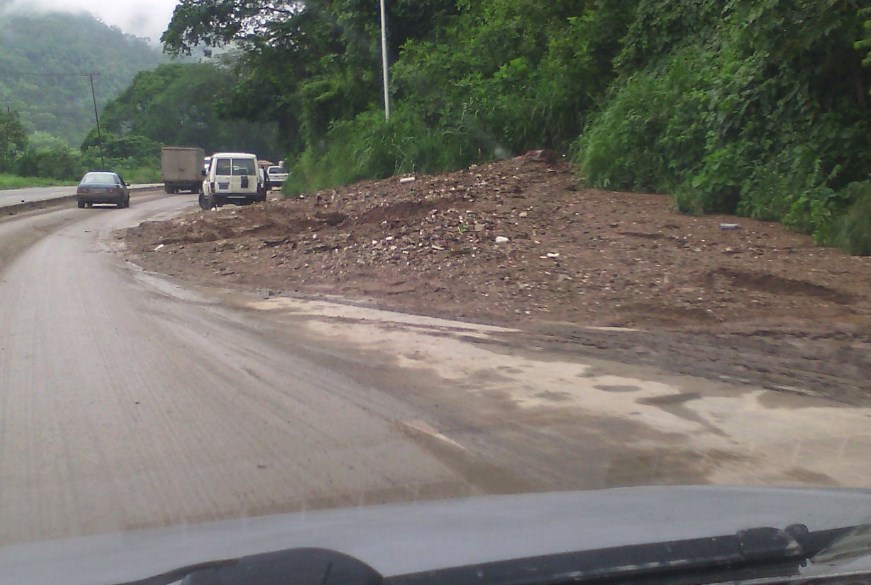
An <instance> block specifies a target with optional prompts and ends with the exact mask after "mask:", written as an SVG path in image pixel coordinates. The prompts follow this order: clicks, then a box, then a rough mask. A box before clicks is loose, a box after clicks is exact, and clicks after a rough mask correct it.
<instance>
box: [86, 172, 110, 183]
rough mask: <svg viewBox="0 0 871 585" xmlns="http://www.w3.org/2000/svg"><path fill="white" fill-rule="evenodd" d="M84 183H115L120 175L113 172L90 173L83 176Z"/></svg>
mask: <svg viewBox="0 0 871 585" xmlns="http://www.w3.org/2000/svg"><path fill="white" fill-rule="evenodd" d="M81 183H82V184H83V185H115V184H117V183H118V177H117V176H116V175H114V174H113V173H88V174H87V175H85V176H84V177H83V178H82V181H81Z"/></svg>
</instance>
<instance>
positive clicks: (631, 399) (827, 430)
mask: <svg viewBox="0 0 871 585" xmlns="http://www.w3.org/2000/svg"><path fill="white" fill-rule="evenodd" d="M249 306H250V307H252V308H256V309H260V310H268V311H280V312H282V313H284V314H287V315H292V316H293V317H295V318H303V319H304V322H305V325H306V327H307V328H308V329H309V330H310V331H312V332H314V333H316V334H318V335H320V336H324V337H331V338H336V339H341V340H342V341H343V342H345V343H350V344H352V345H353V346H355V347H358V348H359V349H361V350H368V351H378V352H383V353H384V354H385V355H388V356H392V357H394V358H395V363H396V364H397V365H398V366H399V367H401V368H404V369H407V370H415V371H419V372H421V373H422V374H424V373H425V374H429V375H432V376H433V378H434V379H441V380H442V381H448V382H450V384H449V385H448V386H449V387H450V388H452V389H454V390H455V391H456V392H458V393H470V394H474V395H476V396H478V397H480V398H484V399H493V398H494V397H497V399H498V398H501V399H504V400H507V401H509V402H510V403H511V404H512V405H514V407H515V408H517V409H520V410H521V411H526V412H529V413H540V412H546V411H551V410H552V411H559V412H562V413H574V416H576V417H577V420H578V424H589V425H603V424H606V423H603V422H602V421H607V420H609V419H610V420H617V419H619V420H628V421H632V422H633V423H636V424H641V425H643V426H644V427H646V428H648V429H650V430H652V431H656V432H658V433H660V434H661V435H662V436H663V437H668V438H669V439H668V441H669V444H647V443H645V442H644V441H633V438H632V437H625V440H626V441H627V445H628V444H629V442H631V445H632V447H633V448H639V447H642V448H649V449H651V450H654V451H655V450H659V452H660V453H667V452H668V451H669V449H671V450H672V451H674V452H676V451H675V449H676V448H678V449H677V450H680V449H682V448H688V449H691V450H692V451H693V452H695V453H719V454H721V455H722V457H719V456H718V457H716V465H713V466H711V465H710V463H711V462H710V460H708V459H706V458H708V456H707V455H699V457H700V458H702V459H704V465H701V463H700V466H702V467H710V468H711V471H710V473H709V474H708V476H707V479H708V481H711V482H713V483H744V484H748V483H750V484H758V483H768V484H771V483H776V484H780V485H801V484H807V483H811V484H813V485H819V484H821V483H822V484H838V485H850V486H867V485H869V484H871V431H869V428H871V424H869V423H871V409H867V408H855V407H844V406H843V405H841V404H837V403H832V402H828V401H825V400H822V399H817V398H812V397H807V396H802V395H800V394H778V393H776V392H773V391H770V390H765V389H761V388H751V387H747V386H736V385H730V384H729V383H727V382H714V381H710V380H705V379H701V378H691V377H678V376H665V375H664V376H662V377H661V378H659V379H657V380H652V379H647V378H645V377H641V376H640V375H639V374H638V373H637V372H638V371H639V370H637V369H633V367H631V366H626V365H623V364H617V363H612V364H608V363H604V362H596V363H595V366H593V365H591V364H592V360H590V363H586V362H585V361H580V360H581V359H582V358H580V357H579V361H566V360H565V356H564V355H562V356H560V359H548V358H549V357H551V356H548V355H546V354H545V353H544V352H541V353H538V354H537V353H536V352H534V351H528V350H530V349H532V348H523V347H522V345H521V344H520V343H518V345H517V346H516V347H514V348H513V349H512V348H511V346H510V338H511V336H512V335H518V336H519V335H520V332H519V331H517V330H513V329H508V328H501V327H491V326H486V325H477V324H469V323H461V322H456V321H449V320H445V319H437V318H431V317H421V316H416V315H407V314H401V313H392V312H387V311H381V310H377V309H372V308H366V307H359V306H348V305H343V304H334V303H329V302H324V301H305V300H298V299H291V298H276V299H267V300H260V301H255V302H252V303H249ZM496 335H498V338H499V339H498V341H499V343H500V344H502V345H505V341H506V339H507V340H508V347H507V349H505V350H504V352H503V351H499V349H502V348H499V347H498V345H497V344H495V341H496V340H495V339H494V336H496ZM488 340H492V341H494V344H493V345H491V344H488V343H486V342H487V341H488ZM435 376H437V377H438V378H435ZM772 394H776V395H777V398H776V400H772V399H771V395H772ZM433 432H438V431H436V430H435V429H433ZM607 432H608V430H607V429H603V433H607ZM445 439H448V440H453V439H451V438H450V437H447V436H445ZM638 457H639V456H636V455H633V456H631V457H629V459H628V460H627V462H626V465H622V464H621V465H618V466H617V467H615V469H614V473H615V474H616V476H622V475H625V474H626V473H630V472H629V471H628V468H631V467H632V465H633V464H632V463H631V461H636V462H637V461H640V460H639V459H638ZM645 457H646V456H645ZM663 457H664V455H658V456H655V457H654V461H653V462H649V461H648V460H647V459H644V465H641V464H640V463H639V464H638V465H641V467H642V468H646V467H647V466H649V465H654V464H655V462H656V461H659V464H662V465H665V467H666V468H667V467H668V466H669V465H673V464H674V461H673V459H674V457H672V458H671V459H669V458H668V457H665V459H663ZM642 458H643V457H642ZM807 478H814V481H811V482H808V481H806V479H807ZM823 478H825V479H826V481H821V480H822V479H823Z"/></svg>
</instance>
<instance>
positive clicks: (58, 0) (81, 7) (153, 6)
mask: <svg viewBox="0 0 871 585" xmlns="http://www.w3.org/2000/svg"><path fill="white" fill-rule="evenodd" d="M176 3H177V0H12V4H13V6H15V7H16V8H18V9H22V8H23V9H25V10H29V11H33V10H34V9H43V10H62V11H66V12H90V13H92V14H94V15H96V16H97V17H98V18H99V19H100V20H102V21H103V22H105V23H106V24H108V25H113V26H117V27H118V28H120V29H121V30H123V31H124V32H126V33H129V34H132V35H135V36H137V37H148V38H151V39H152V40H153V41H154V42H155V43H157V42H158V40H159V39H160V35H161V33H162V32H163V31H164V30H166V25H167V24H169V20H170V18H172V10H173V8H175V5H176Z"/></svg>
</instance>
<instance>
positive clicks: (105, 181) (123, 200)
mask: <svg viewBox="0 0 871 585" xmlns="http://www.w3.org/2000/svg"><path fill="white" fill-rule="evenodd" d="M127 187H128V185H127V183H125V182H124V179H122V178H121V175H119V174H118V173H112V172H109V171H95V172H91V173H88V174H86V175H85V176H84V177H83V178H82V181H81V182H80V183H79V188H78V189H76V202H77V203H78V205H79V207H80V208H81V207H91V206H92V205H93V204H94V203H114V204H115V205H117V206H118V207H130V191H129V190H128V189H127Z"/></svg>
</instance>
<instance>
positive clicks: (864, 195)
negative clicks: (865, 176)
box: [827, 181, 871, 256]
mask: <svg viewBox="0 0 871 585" xmlns="http://www.w3.org/2000/svg"><path fill="white" fill-rule="evenodd" d="M844 198H845V199H849V200H850V201H851V202H852V203H851V205H850V206H849V207H848V208H847V210H846V212H845V213H844V214H843V215H841V216H840V217H839V218H838V219H837V220H836V221H835V225H834V229H833V230H832V236H831V241H830V242H827V243H832V244H835V245H836V246H838V247H840V248H843V249H844V250H846V251H847V252H849V253H850V254H855V255H857V256H871V181H863V182H861V183H852V184H850V185H848V186H847V188H846V189H844Z"/></svg>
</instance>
